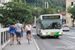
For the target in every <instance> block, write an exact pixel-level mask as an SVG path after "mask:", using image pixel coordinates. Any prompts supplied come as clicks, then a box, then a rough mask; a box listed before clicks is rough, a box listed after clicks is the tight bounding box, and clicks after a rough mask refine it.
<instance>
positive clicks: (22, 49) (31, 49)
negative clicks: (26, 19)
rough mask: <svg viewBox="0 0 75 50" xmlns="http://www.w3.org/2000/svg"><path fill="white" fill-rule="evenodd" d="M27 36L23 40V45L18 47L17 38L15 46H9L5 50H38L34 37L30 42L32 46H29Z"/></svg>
mask: <svg viewBox="0 0 75 50" xmlns="http://www.w3.org/2000/svg"><path fill="white" fill-rule="evenodd" d="M25 34H26V33H24V35H23V38H22V40H21V45H17V41H16V38H15V39H14V45H12V46H10V44H8V45H7V46H6V47H5V48H4V49H3V50H37V48H36V45H35V43H34V41H33V37H32V41H31V42H30V44H28V41H27V39H26V35H25Z"/></svg>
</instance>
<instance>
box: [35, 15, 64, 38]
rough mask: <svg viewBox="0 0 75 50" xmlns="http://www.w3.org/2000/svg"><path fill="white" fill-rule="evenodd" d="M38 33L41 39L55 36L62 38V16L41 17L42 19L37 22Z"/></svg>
mask: <svg viewBox="0 0 75 50" xmlns="http://www.w3.org/2000/svg"><path fill="white" fill-rule="evenodd" d="M36 33H37V35H40V36H41V37H45V36H55V37H56V38H58V37H59V36H62V35H63V31H62V15H59V14H45V15H40V17H39V18H37V20H36Z"/></svg>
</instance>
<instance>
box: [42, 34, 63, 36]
mask: <svg viewBox="0 0 75 50" xmlns="http://www.w3.org/2000/svg"><path fill="white" fill-rule="evenodd" d="M41 36H63V34H59V35H41Z"/></svg>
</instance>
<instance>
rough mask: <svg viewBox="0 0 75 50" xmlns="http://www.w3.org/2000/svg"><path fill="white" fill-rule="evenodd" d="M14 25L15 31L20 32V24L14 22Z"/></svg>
mask: <svg viewBox="0 0 75 50" xmlns="http://www.w3.org/2000/svg"><path fill="white" fill-rule="evenodd" d="M15 26H16V31H17V32H21V27H22V24H20V23H17V24H15Z"/></svg>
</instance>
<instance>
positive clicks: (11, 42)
mask: <svg viewBox="0 0 75 50" xmlns="http://www.w3.org/2000/svg"><path fill="white" fill-rule="evenodd" d="M9 29H10V45H12V44H14V35H15V31H16V27H15V25H14V22H12V23H11V25H10V27H9Z"/></svg>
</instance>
